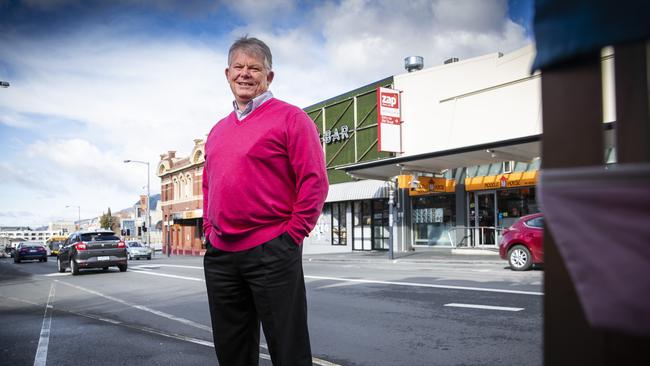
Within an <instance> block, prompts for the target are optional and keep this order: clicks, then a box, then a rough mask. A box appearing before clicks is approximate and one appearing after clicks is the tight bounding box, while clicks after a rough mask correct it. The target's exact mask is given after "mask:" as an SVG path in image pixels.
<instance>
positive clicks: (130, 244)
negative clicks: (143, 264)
mask: <svg viewBox="0 0 650 366" xmlns="http://www.w3.org/2000/svg"><path fill="white" fill-rule="evenodd" d="M126 251H127V256H128V257H129V259H133V258H135V259H140V258H147V260H151V252H152V250H151V248H149V247H146V246H144V244H142V243H141V242H139V241H137V240H134V241H127V242H126Z"/></svg>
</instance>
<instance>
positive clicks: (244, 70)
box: [241, 66, 251, 77]
mask: <svg viewBox="0 0 650 366" xmlns="http://www.w3.org/2000/svg"><path fill="white" fill-rule="evenodd" d="M241 75H242V76H246V77H249V76H251V69H249V68H248V66H245V67H244V68H242V70H241Z"/></svg>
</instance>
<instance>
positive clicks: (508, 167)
mask: <svg viewBox="0 0 650 366" xmlns="http://www.w3.org/2000/svg"><path fill="white" fill-rule="evenodd" d="M514 166H515V162H514V161H512V160H510V161H504V162H503V174H508V173H512V172H513V170H514Z"/></svg>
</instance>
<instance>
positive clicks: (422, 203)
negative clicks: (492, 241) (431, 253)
mask: <svg viewBox="0 0 650 366" xmlns="http://www.w3.org/2000/svg"><path fill="white" fill-rule="evenodd" d="M398 184H399V187H400V188H402V189H408V194H409V196H410V201H411V210H410V215H411V233H412V243H413V246H415V247H417V246H451V245H453V243H454V238H455V235H456V233H455V231H456V230H455V227H456V194H455V193H454V190H455V186H456V182H455V180H453V179H447V178H444V177H417V178H416V177H414V176H412V175H402V176H400V177H399V178H398Z"/></svg>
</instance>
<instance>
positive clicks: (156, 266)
mask: <svg viewBox="0 0 650 366" xmlns="http://www.w3.org/2000/svg"><path fill="white" fill-rule="evenodd" d="M160 267H174V268H189V269H200V270H203V267H199V266H182V265H180V264H143V265H139V266H131V267H129V268H135V269H156V268H160Z"/></svg>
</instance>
